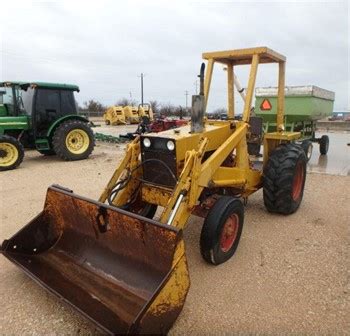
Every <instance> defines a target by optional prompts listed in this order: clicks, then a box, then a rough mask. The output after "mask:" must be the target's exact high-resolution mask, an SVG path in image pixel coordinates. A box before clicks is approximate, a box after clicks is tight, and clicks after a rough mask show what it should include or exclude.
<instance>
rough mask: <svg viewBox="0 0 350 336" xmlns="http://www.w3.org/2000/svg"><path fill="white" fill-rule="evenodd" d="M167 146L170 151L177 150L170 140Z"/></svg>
mask: <svg viewBox="0 0 350 336" xmlns="http://www.w3.org/2000/svg"><path fill="white" fill-rule="evenodd" d="M166 146H167V147H168V149H169V150H170V151H172V150H174V149H175V144H174V141H171V140H169V141H168V142H167V143H166Z"/></svg>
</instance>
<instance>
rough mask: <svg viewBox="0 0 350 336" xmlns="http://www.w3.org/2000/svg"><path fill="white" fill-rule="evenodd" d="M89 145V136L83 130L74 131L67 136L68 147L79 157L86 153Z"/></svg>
mask: <svg viewBox="0 0 350 336" xmlns="http://www.w3.org/2000/svg"><path fill="white" fill-rule="evenodd" d="M89 145H90V138H89V135H88V134H87V133H86V132H85V131H84V130H82V129H78V128H77V129H73V130H71V131H70V132H69V133H68V134H67V136H66V147H67V149H68V150H69V151H70V152H71V153H73V154H76V155H79V154H82V153H84V152H86V150H87V149H88V148H89Z"/></svg>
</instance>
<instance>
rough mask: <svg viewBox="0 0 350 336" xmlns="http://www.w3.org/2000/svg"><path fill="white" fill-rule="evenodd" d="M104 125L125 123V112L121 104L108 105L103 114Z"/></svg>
mask: <svg viewBox="0 0 350 336" xmlns="http://www.w3.org/2000/svg"><path fill="white" fill-rule="evenodd" d="M103 119H104V121H105V123H106V125H125V124H126V120H125V113H124V107H123V106H110V107H109V108H108V109H107V110H106V111H105V113H104V114H103Z"/></svg>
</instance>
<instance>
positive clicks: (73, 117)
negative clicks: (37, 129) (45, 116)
mask: <svg viewBox="0 0 350 336" xmlns="http://www.w3.org/2000/svg"><path fill="white" fill-rule="evenodd" d="M66 120H80V121H84V122H86V123H88V122H89V120H88V119H87V118H85V117H83V116H80V115H77V114H68V115H65V116H63V117H61V118H59V119H57V120H55V122H54V123H53V124H52V125H51V126H50V128H49V129H48V131H47V133H46V136H47V137H48V138H51V136H52V135H53V133H54V131H55V129H56V128H57V127H58V126H59V125H60V124H61V123H62V122H64V121H66Z"/></svg>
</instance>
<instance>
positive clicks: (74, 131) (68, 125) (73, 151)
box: [52, 120, 95, 161]
mask: <svg viewBox="0 0 350 336" xmlns="http://www.w3.org/2000/svg"><path fill="white" fill-rule="evenodd" d="M52 146H53V149H54V151H55V152H56V154H57V156H59V157H60V158H61V159H63V160H66V161H76V160H84V159H86V158H87V157H88V156H89V155H90V154H91V152H92V151H93V149H94V146H95V140H94V134H93V132H92V130H91V128H90V126H89V125H88V124H87V123H86V122H83V121H80V120H68V121H66V122H63V123H62V124H61V125H59V126H58V128H57V129H56V131H55V133H54V135H53V138H52Z"/></svg>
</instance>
